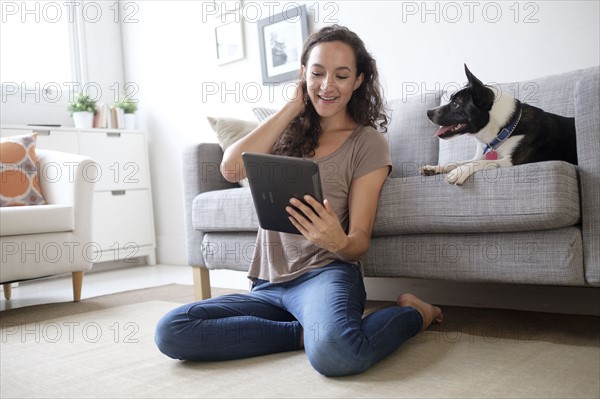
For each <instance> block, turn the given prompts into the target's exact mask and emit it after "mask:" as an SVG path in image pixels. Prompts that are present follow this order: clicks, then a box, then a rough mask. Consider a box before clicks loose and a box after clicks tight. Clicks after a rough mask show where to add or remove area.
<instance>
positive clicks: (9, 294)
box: [2, 283, 12, 299]
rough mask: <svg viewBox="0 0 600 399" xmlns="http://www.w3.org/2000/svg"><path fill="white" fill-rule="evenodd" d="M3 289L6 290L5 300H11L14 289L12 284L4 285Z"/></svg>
mask: <svg viewBox="0 0 600 399" xmlns="http://www.w3.org/2000/svg"><path fill="white" fill-rule="evenodd" d="M2 288H3V289H4V298H6V299H10V297H11V296H12V287H11V284H10V283H6V284H2Z"/></svg>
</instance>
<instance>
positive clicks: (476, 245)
mask: <svg viewBox="0 0 600 399" xmlns="http://www.w3.org/2000/svg"><path fill="white" fill-rule="evenodd" d="M499 87H500V89H501V90H502V91H503V92H506V93H509V94H511V95H513V96H515V97H517V98H519V99H520V100H521V101H523V102H527V103H529V104H532V105H535V106H537V107H540V108H542V109H545V110H546V111H549V112H553V113H557V114H560V115H564V116H574V117H575V122H576V129H577V149H578V159H579V165H578V166H574V165H571V164H568V163H565V162H559V161H556V162H554V161H552V162H542V163H535V164H527V165H520V166H513V167H510V168H503V169H490V170H485V171H482V172H478V173H476V174H474V175H472V176H471V177H469V179H468V180H467V181H466V182H465V183H464V184H463V185H462V186H454V185H450V184H448V183H446V182H445V181H444V180H443V176H428V177H425V176H421V175H419V172H418V168H419V167H420V166H423V165H425V164H430V165H435V164H438V163H446V162H450V161H459V160H465V159H470V158H472V157H473V155H474V151H475V142H474V140H472V139H470V138H468V137H465V138H460V139H456V140H448V141H440V140H438V139H437V138H434V137H433V134H434V132H435V130H436V127H435V126H433V125H432V124H431V123H430V122H429V120H428V119H427V117H426V111H427V110H428V109H431V108H433V107H435V106H437V105H439V103H440V102H441V101H442V102H443V101H444V100H445V99H446V98H447V95H446V94H445V93H438V94H437V95H435V94H432V93H429V92H428V93H427V94H425V95H415V96H407V98H404V99H396V100H393V101H390V102H389V104H388V106H389V108H390V109H391V123H390V126H389V131H388V133H387V137H388V140H389V143H390V148H391V152H392V159H393V162H394V169H393V173H392V175H391V176H390V178H389V179H388V180H387V181H386V183H385V185H384V187H383V190H382V193H381V198H380V202H379V207H378V211H377V217H376V220H375V226H374V231H373V239H372V243H371V247H370V249H369V252H368V253H367V254H366V256H365V257H364V259H363V264H364V270H365V275H366V276H367V277H411V278H423V279H443V280H453V281H461V282H498V283H516V284H542V285H561V286H600V105H599V97H600V83H599V68H598V67H593V68H588V69H583V70H576V71H571V72H567V73H562V74H558V75H553V76H546V77H541V78H538V79H531V80H528V81H523V82H518V83H507V84H500V85H499ZM222 155H223V153H222V151H221V148H220V147H219V145H218V144H213V143H200V144H196V145H193V146H191V147H189V148H186V150H185V153H184V160H183V168H184V173H183V174H184V191H185V201H184V202H185V218H186V231H187V251H188V262H189V264H190V265H191V266H192V267H193V268H194V281H195V286H196V294H197V297H198V298H207V297H209V296H210V285H209V273H208V269H231V270H240V271H245V270H247V269H248V266H249V262H250V259H251V257H252V253H253V250H254V245H255V237H256V231H257V228H258V220H257V218H256V213H255V211H254V206H253V203H252V198H251V195H250V191H249V189H248V188H246V187H240V186H239V185H236V184H231V183H228V182H227V181H225V180H224V179H223V178H222V176H221V175H220V173H219V164H220V162H221V158H222Z"/></svg>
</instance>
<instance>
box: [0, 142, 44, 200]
mask: <svg viewBox="0 0 600 399" xmlns="http://www.w3.org/2000/svg"><path fill="white" fill-rule="evenodd" d="M36 141H37V133H32V134H25V135H20V136H10V137H6V138H3V139H2V140H0V206H2V207H5V206H22V205H42V204H45V203H46V201H45V200H44V197H43V196H42V190H41V189H40V181H39V176H38V166H37V157H36V155H35V145H36Z"/></svg>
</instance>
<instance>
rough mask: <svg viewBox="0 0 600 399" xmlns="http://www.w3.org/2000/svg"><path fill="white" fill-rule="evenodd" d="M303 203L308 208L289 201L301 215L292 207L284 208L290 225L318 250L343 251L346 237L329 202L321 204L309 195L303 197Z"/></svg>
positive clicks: (293, 199)
mask: <svg viewBox="0 0 600 399" xmlns="http://www.w3.org/2000/svg"><path fill="white" fill-rule="evenodd" d="M304 201H306V203H307V204H308V205H310V207H309V206H307V205H306V204H305V203H303V202H302V201H299V200H297V199H296V198H292V199H291V200H290V204H291V205H293V206H294V207H296V208H298V209H299V210H300V212H302V213H300V212H298V211H297V210H295V209H294V208H293V207H292V206H288V207H286V210H287V212H288V213H289V214H290V221H291V222H292V224H293V225H294V226H295V227H296V228H297V229H298V231H300V233H302V235H303V236H304V237H305V238H306V239H307V240H308V241H310V242H312V243H313V244H315V245H317V246H318V247H320V248H325V249H327V250H329V251H331V252H338V251H340V250H341V249H343V248H344V247H345V246H346V243H347V240H348V236H347V235H346V233H345V232H344V230H343V229H342V225H341V224H340V221H339V219H338V217H337V215H336V214H335V211H334V210H333V208H332V207H331V205H330V204H329V201H327V200H325V201H323V204H321V203H320V202H319V201H317V200H316V199H314V198H313V197H311V196H309V195H306V196H304ZM311 207H312V209H311ZM303 214H304V215H303Z"/></svg>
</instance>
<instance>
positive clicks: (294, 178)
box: [242, 152, 323, 234]
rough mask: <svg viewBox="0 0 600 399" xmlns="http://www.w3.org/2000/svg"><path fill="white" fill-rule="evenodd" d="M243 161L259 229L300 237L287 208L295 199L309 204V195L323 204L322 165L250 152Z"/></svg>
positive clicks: (308, 160) (245, 154) (301, 159)
mask: <svg viewBox="0 0 600 399" xmlns="http://www.w3.org/2000/svg"><path fill="white" fill-rule="evenodd" d="M242 159H243V161H244V168H245V169H246V177H248V183H249V184H250V191H251V192H252V199H253V200H254V207H255V208H256V213H257V215H258V222H259V223H260V227H262V228H263V229H265V230H275V231H281V232H284V233H292V234H300V232H299V231H298V229H296V227H294V225H293V224H292V222H290V220H289V216H290V214H289V213H287V211H286V210H285V207H286V206H292V205H291V204H290V199H291V198H292V197H294V198H297V199H299V200H300V201H302V202H304V203H305V204H306V201H304V199H303V198H304V196H305V195H307V194H308V195H310V196H312V197H313V198H315V199H316V200H318V201H319V202H321V203H323V193H322V189H321V177H320V175H319V164H318V163H317V162H315V161H313V160H310V159H306V158H295V157H286V156H281V155H271V154H255V153H248V152H245V153H243V154H242Z"/></svg>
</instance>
